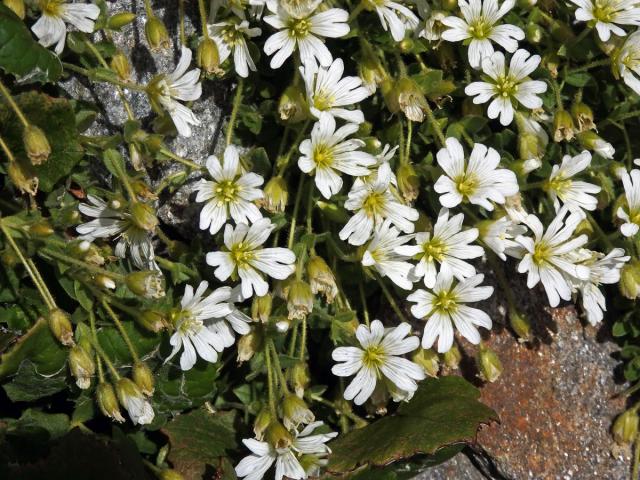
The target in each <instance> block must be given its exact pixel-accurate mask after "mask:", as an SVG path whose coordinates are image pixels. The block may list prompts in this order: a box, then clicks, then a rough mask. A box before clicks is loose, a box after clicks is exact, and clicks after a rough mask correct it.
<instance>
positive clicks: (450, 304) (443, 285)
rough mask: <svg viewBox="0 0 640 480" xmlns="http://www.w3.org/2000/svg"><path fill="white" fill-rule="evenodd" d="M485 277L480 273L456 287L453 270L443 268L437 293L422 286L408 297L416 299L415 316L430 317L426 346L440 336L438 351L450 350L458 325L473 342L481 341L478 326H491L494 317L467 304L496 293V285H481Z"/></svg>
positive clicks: (425, 335) (437, 282)
mask: <svg viewBox="0 0 640 480" xmlns="http://www.w3.org/2000/svg"><path fill="white" fill-rule="evenodd" d="M483 280H484V275H480V274H478V275H474V276H472V277H470V278H467V279H465V280H462V281H460V282H459V283H458V284H457V285H455V286H453V276H452V275H451V272H449V271H445V270H441V271H440V273H438V276H437V278H436V284H435V285H434V287H433V293H431V292H427V291H426V290H422V289H418V290H416V291H415V292H413V293H412V294H411V295H409V296H408V297H407V300H409V301H410V302H416V304H415V305H413V306H412V307H411V313H412V314H413V316H414V317H416V318H420V319H426V320H427V324H426V325H425V327H424V335H423V336H422V348H431V347H432V345H433V344H434V343H435V341H436V339H438V352H439V353H444V352H447V351H449V349H450V348H451V346H452V345H453V326H454V325H455V327H456V329H457V330H458V331H459V332H460V334H461V335H462V336H463V337H464V338H466V339H467V340H469V341H470V342H471V343H473V344H475V345H477V344H479V343H480V332H478V329H477V327H484V328H486V329H491V318H490V317H489V315H487V314H486V313H485V312H483V311H482V310H479V309H477V308H472V307H469V306H468V305H465V304H466V303H473V302H479V301H480V300H486V299H487V298H489V297H490V296H491V295H492V294H493V287H489V286H484V287H479V286H478V285H480V284H481V283H482V281H483Z"/></svg>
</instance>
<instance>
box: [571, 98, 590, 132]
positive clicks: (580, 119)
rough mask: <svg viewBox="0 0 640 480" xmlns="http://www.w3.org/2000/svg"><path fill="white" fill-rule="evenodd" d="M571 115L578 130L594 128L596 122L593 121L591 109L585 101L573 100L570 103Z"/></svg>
mask: <svg viewBox="0 0 640 480" xmlns="http://www.w3.org/2000/svg"><path fill="white" fill-rule="evenodd" d="M571 115H573V118H574V119H575V121H576V123H577V124H578V132H584V131H587V130H595V129H596V124H595V123H594V122H593V111H592V110H591V107H589V105H587V104H586V103H583V102H575V103H574V104H573V105H571Z"/></svg>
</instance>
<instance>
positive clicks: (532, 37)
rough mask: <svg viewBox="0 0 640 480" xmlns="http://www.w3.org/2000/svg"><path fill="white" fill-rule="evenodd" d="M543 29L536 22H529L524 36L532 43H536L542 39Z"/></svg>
mask: <svg viewBox="0 0 640 480" xmlns="http://www.w3.org/2000/svg"><path fill="white" fill-rule="evenodd" d="M543 34H544V29H543V28H542V27H541V26H540V25H538V24H537V23H529V24H528V25H527V29H526V38H527V39H528V40H529V41H530V42H531V43H533V44H538V43H540V42H541V41H542V37H543Z"/></svg>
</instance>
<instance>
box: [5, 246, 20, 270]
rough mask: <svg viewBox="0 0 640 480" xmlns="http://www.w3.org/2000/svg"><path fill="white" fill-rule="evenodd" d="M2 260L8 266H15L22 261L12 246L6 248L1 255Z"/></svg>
mask: <svg viewBox="0 0 640 480" xmlns="http://www.w3.org/2000/svg"><path fill="white" fill-rule="evenodd" d="M0 261H2V264H3V265H4V266H5V267H7V268H14V267H15V266H17V265H18V264H19V263H20V257H18V256H17V255H16V252H14V251H13V249H11V248H5V249H4V250H3V251H2V255H0Z"/></svg>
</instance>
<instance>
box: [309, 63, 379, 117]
mask: <svg viewBox="0 0 640 480" xmlns="http://www.w3.org/2000/svg"><path fill="white" fill-rule="evenodd" d="M329 63H330V65H328V66H327V67H328V68H323V67H318V66H317V65H316V64H310V65H305V66H304V67H300V73H301V74H302V78H303V79H304V85H305V89H306V91H307V101H308V103H309V109H310V111H311V114H312V115H313V116H315V117H316V118H320V114H321V112H327V113H329V114H331V115H333V116H334V117H337V118H342V119H343V120H346V121H347V122H352V123H362V122H364V115H363V113H362V112H361V111H360V110H349V109H346V108H344V107H346V106H349V105H353V104H356V103H358V102H360V101H362V100H364V99H365V98H367V97H368V96H369V95H370V92H369V90H367V89H366V88H365V87H364V86H362V79H361V78H360V77H344V78H343V77H342V75H343V74H344V63H343V61H342V59H341V58H336V59H335V60H333V61H330V62H329Z"/></svg>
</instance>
